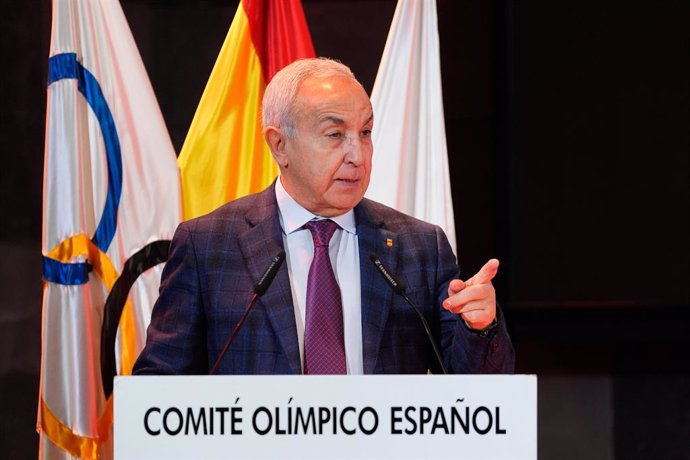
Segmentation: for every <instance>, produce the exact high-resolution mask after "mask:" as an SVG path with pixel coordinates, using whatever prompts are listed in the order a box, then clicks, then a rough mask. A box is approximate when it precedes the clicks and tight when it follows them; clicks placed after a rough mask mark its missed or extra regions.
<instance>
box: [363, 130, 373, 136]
mask: <svg viewBox="0 0 690 460" xmlns="http://www.w3.org/2000/svg"><path fill="white" fill-rule="evenodd" d="M369 136H371V130H370V129H365V130H363V131H362V137H369Z"/></svg>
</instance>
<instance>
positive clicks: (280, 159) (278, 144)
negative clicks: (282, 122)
mask: <svg viewBox="0 0 690 460" xmlns="http://www.w3.org/2000/svg"><path fill="white" fill-rule="evenodd" d="M264 138H265V139H266V143H267V144H268V148H270V149H271V154H272V155H273V159H274V160H275V161H276V163H278V166H279V167H281V168H284V167H286V166H287V163H288V158H287V153H286V149H285V141H286V139H285V134H284V133H283V132H282V131H281V130H280V129H279V128H276V127H275V126H268V127H267V128H266V129H265V130H264Z"/></svg>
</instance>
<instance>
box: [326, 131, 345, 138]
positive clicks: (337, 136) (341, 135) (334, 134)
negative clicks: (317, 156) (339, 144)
mask: <svg viewBox="0 0 690 460" xmlns="http://www.w3.org/2000/svg"><path fill="white" fill-rule="evenodd" d="M328 137H332V138H333V139H340V138H341V137H343V133H341V132H335V133H328Z"/></svg>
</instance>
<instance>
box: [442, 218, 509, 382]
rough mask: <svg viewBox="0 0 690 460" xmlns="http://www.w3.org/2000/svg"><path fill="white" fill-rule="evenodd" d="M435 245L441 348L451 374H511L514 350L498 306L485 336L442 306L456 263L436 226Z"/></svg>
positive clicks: (456, 267) (456, 270) (456, 268)
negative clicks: (494, 319) (472, 329)
mask: <svg viewBox="0 0 690 460" xmlns="http://www.w3.org/2000/svg"><path fill="white" fill-rule="evenodd" d="M436 241H437V248H438V257H437V261H438V267H437V274H438V278H437V283H436V286H437V291H436V305H437V308H438V310H439V311H438V314H439V319H440V330H441V349H442V350H443V355H444V356H443V358H444V360H445V364H446V367H447V368H448V372H450V373H452V374H510V373H512V372H514V369H515V351H514V350H513V344H512V342H511V340H510V336H509V335H508V330H507V329H506V324H505V320H504V318H503V314H502V313H501V312H500V309H499V307H498V306H497V309H496V313H497V315H498V325H497V326H496V327H495V328H494V329H493V330H491V332H490V333H489V334H488V335H487V336H486V337H481V336H480V335H479V334H478V333H476V332H474V331H471V330H470V329H469V328H468V327H467V326H466V325H465V322H464V321H463V320H462V318H461V317H460V315H457V314H455V313H452V312H449V311H448V310H446V309H445V308H443V301H444V300H445V299H446V298H448V285H449V284H450V282H451V281H452V280H453V279H455V278H456V277H457V276H458V266H457V263H456V259H455V256H454V255H453V250H452V249H451V247H450V243H448V238H446V235H445V234H444V233H443V231H441V229H439V228H437V230H436Z"/></svg>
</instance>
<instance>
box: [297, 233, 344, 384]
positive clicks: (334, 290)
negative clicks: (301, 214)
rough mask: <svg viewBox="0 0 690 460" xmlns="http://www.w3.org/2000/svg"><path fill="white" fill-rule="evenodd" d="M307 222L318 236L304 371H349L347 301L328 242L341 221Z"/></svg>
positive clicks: (309, 289)
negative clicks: (341, 291)
mask: <svg viewBox="0 0 690 460" xmlns="http://www.w3.org/2000/svg"><path fill="white" fill-rule="evenodd" d="M304 226H305V227H306V228H308V229H309V231H310V232H311V236H312V238H313V239H314V259H313V260H312V262H311V267H309V278H308V281H307V308H306V320H305V326H304V373H305V374H346V373H347V365H346V363H345V339H344V328H343V305H342V299H341V297H340V287H339V286H338V282H337V281H336V280H335V274H334V273H333V267H332V266H331V259H330V257H329V255H328V243H329V242H330V241H331V237H332V236H333V233H335V231H336V229H337V228H338V224H336V223H335V222H333V221H332V220H316V221H311V222H307V223H306V224H305V225H304Z"/></svg>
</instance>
